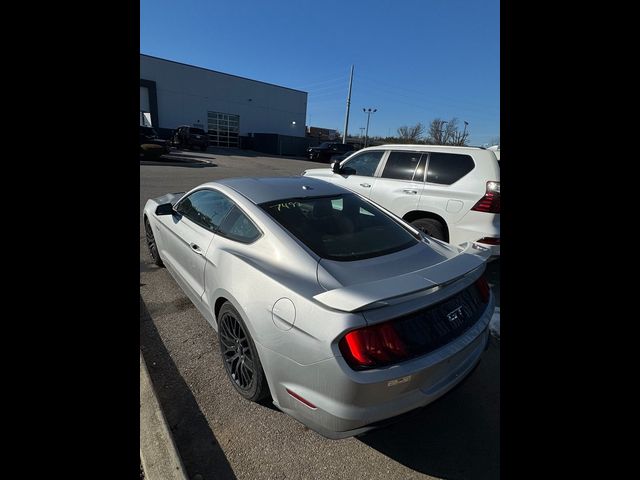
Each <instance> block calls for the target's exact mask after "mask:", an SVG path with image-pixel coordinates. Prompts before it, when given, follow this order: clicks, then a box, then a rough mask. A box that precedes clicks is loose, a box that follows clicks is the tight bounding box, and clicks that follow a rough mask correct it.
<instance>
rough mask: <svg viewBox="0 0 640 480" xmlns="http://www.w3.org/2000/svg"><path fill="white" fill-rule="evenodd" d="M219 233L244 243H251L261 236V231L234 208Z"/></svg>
mask: <svg viewBox="0 0 640 480" xmlns="http://www.w3.org/2000/svg"><path fill="white" fill-rule="evenodd" d="M218 233H220V234H222V235H224V236H225V237H228V238H230V239H231V240H236V241H238V242H243V243H251V242H253V241H254V240H257V238H258V237H259V236H260V230H258V227H256V226H255V225H254V224H253V222H252V221H251V220H249V218H248V217H247V216H246V215H245V214H244V213H242V211H241V210H240V209H239V208H238V207H235V206H234V207H233V209H232V210H231V212H230V213H229V215H227V216H226V217H225V219H224V221H223V222H222V225H220V229H219V230H218Z"/></svg>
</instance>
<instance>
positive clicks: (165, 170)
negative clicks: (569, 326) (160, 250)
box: [139, 149, 500, 480]
mask: <svg viewBox="0 0 640 480" xmlns="http://www.w3.org/2000/svg"><path fill="white" fill-rule="evenodd" d="M321 166H323V165H322V164H318V163H314V162H309V161H304V160H300V159H287V158H281V157H268V156H261V155H258V154H254V153H251V152H248V153H247V152H240V151H230V150H223V149H220V150H213V149H211V153H209V154H202V153H199V152H198V153H196V152H172V156H171V157H170V160H168V161H166V160H150V161H145V160H140V207H139V208H140V210H139V212H140V345H141V351H142V353H143V356H144V359H145V361H146V364H147V367H148V369H149V373H150V375H151V378H152V381H153V383H154V385H155V388H156V390H157V393H158V397H159V400H160V403H161V405H162V408H163V410H164V413H165V416H166V418H167V421H168V423H169V426H170V428H171V431H172V433H173V436H174V440H175V442H176V445H177V447H178V450H179V453H180V456H181V457H182V461H183V463H184V466H185V469H186V471H187V473H188V475H189V478H194V477H195V478H202V479H205V480H207V479H214V478H215V479H217V480H226V479H285V478H290V479H298V478H300V479H305V478H308V479H316V478H336V479H343V478H344V479H350V480H352V479H358V478H367V479H388V478H403V479H409V478H446V479H497V478H499V476H500V465H499V464H500V457H499V448H500V345H499V341H497V340H495V339H493V338H492V340H491V345H490V347H489V350H488V351H487V352H485V355H484V357H483V360H482V361H481V362H480V364H479V366H478V368H476V370H475V371H474V372H473V373H472V374H471V375H470V376H469V377H468V378H467V379H466V380H465V381H464V382H463V383H462V384H461V385H460V386H458V387H457V388H455V389H454V390H452V391H451V392H449V393H448V394H447V395H445V396H444V397H443V398H441V399H440V400H438V401H436V402H435V403H433V404H431V405H429V406H428V407H426V408H424V409H422V410H421V411H419V412H418V413H416V415H415V416H413V417H412V418H410V419H406V420H403V421H401V422H399V423H396V424H394V425H391V426H389V427H387V428H384V429H380V430H376V431H374V432H372V433H369V434H367V435H365V436H363V437H359V438H349V439H345V440H328V439H325V438H324V437H322V436H320V435H318V434H317V433H315V432H313V431H311V430H309V429H307V428H306V427H304V426H303V425H301V424H300V423H298V422H297V421H296V420H294V419H292V418H290V417H288V416H287V415H285V414H283V413H281V412H280V411H278V410H276V409H275V408H274V407H272V406H269V405H258V404H253V403H250V402H248V401H246V400H244V399H243V398H241V397H240V396H239V395H238V394H237V393H236V392H235V390H234V389H233V387H232V386H231V384H230V383H229V381H228V380H227V378H226V376H225V373H224V369H223V366H222V361H221V359H220V355H219V352H218V348H217V337H216V333H215V332H214V331H213V329H212V328H211V327H210V325H209V324H208V323H207V321H206V320H205V319H204V317H202V316H201V315H200V313H199V312H198V311H197V309H196V308H195V307H194V306H193V304H192V303H191V302H190V301H189V299H188V298H187V297H186V296H185V295H184V294H183V293H182V291H181V290H180V288H179V287H178V286H177V284H176V283H175V282H174V281H173V279H172V278H171V276H170V275H169V273H168V272H167V271H166V269H162V268H158V267H156V266H155V265H154V264H153V263H152V262H151V259H150V257H149V254H148V252H147V248H146V243H145V238H144V228H143V224H142V209H143V207H144V203H145V202H146V200H147V199H148V198H152V197H156V196H160V195H162V194H164V193H168V192H178V191H183V190H188V189H190V188H192V187H195V186H196V185H199V184H201V183H204V182H207V181H211V180H216V179H220V178H226V177H238V176H282V175H298V174H300V173H301V172H302V171H303V170H305V169H306V168H318V167H321ZM487 278H488V280H489V283H490V285H491V286H492V287H493V289H494V292H495V293H496V298H497V300H498V305H499V298H500V297H499V286H500V285H499V261H497V262H492V263H491V264H489V268H488V273H487ZM198 475H199V476H198Z"/></svg>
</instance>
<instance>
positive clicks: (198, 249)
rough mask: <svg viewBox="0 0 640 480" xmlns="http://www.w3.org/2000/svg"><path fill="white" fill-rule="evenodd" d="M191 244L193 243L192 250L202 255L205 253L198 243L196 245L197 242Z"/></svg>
mask: <svg viewBox="0 0 640 480" xmlns="http://www.w3.org/2000/svg"><path fill="white" fill-rule="evenodd" d="M189 245H191V250H193V251H194V252H195V253H197V254H198V255H202V254H203V253H204V252H203V251H202V249H201V248H200V247H199V246H198V245H196V244H195V243H190V244H189Z"/></svg>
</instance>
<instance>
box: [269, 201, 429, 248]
mask: <svg viewBox="0 0 640 480" xmlns="http://www.w3.org/2000/svg"><path fill="white" fill-rule="evenodd" d="M260 206H261V207H262V208H263V209H264V210H265V211H266V212H267V213H268V214H269V215H271V216H272V217H273V218H274V219H275V220H276V221H277V222H278V223H280V225H282V226H283V227H284V228H286V229H287V230H288V231H289V232H291V234H292V235H294V236H295V237H297V238H298V239H299V240H300V241H301V242H302V243H304V244H305V245H306V246H308V247H309V248H310V249H311V250H313V251H314V252H315V253H316V254H317V255H318V256H320V257H322V258H327V259H329V260H338V261H351V260H361V259H364V258H371V257H378V256H381V255H388V254H390V253H393V252H397V251H400V250H404V249H406V248H409V247H412V246H413V245H416V244H417V243H418V240H417V238H416V237H415V236H413V235H412V234H411V233H409V231H408V230H406V229H404V228H403V227H402V226H401V225H400V224H399V223H397V222H396V221H395V220H393V219H392V218H391V217H389V216H387V215H386V214H385V213H383V212H382V211H381V210H379V209H378V208H376V207H374V206H373V205H371V204H370V203H368V202H365V201H364V200H362V199H361V198H360V197H358V196H357V195H354V194H352V193H345V194H341V195H333V196H327V197H312V198H292V199H288V200H278V201H276V202H269V203H265V204H262V205H260Z"/></svg>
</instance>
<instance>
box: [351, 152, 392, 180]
mask: <svg viewBox="0 0 640 480" xmlns="http://www.w3.org/2000/svg"><path fill="white" fill-rule="evenodd" d="M383 153H384V152H383V151H382V150H380V151H377V152H376V151H372V152H364V153H361V154H359V155H356V156H354V157H351V159H350V160H349V161H348V162H346V163H345V164H344V165H343V166H342V172H343V173H344V174H346V175H364V176H367V177H373V174H374V173H375V171H376V168H378V163H380V159H381V158H382V154H383Z"/></svg>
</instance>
